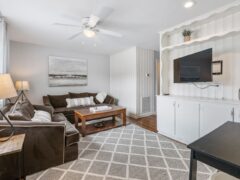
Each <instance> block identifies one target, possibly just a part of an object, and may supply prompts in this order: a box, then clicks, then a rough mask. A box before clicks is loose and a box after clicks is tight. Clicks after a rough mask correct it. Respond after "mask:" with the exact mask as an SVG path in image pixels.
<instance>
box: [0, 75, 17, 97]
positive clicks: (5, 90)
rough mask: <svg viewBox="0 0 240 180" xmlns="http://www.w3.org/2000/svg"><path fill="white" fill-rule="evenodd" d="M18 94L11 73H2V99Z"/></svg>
mask: <svg viewBox="0 0 240 180" xmlns="http://www.w3.org/2000/svg"><path fill="white" fill-rule="evenodd" d="M15 96H17V92H16V89H15V88H14V84H13V82H12V78H11V76H10V74H0V99H6V98H11V97H15Z"/></svg>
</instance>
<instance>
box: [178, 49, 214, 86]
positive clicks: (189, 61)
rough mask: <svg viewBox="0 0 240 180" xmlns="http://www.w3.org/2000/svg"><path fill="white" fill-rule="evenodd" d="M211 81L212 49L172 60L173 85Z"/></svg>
mask: <svg viewBox="0 0 240 180" xmlns="http://www.w3.org/2000/svg"><path fill="white" fill-rule="evenodd" d="M211 81H212V49H207V50H204V51H201V52H198V53H195V54H191V55H188V56H185V57H181V58H178V59H175V60H174V83H189V82H211Z"/></svg>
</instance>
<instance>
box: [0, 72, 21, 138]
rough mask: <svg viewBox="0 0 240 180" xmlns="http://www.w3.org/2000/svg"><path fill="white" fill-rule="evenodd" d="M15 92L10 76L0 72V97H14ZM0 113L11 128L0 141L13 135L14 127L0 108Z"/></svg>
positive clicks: (0, 131)
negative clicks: (7, 134) (8, 133)
mask: <svg viewBox="0 0 240 180" xmlns="http://www.w3.org/2000/svg"><path fill="white" fill-rule="evenodd" d="M16 96H17V92H16V89H15V88H14V84H13V82H12V78H11V76H10V75H9V74H1V75H0V99H7V98H12V97H16ZM0 114H1V115H2V117H3V118H4V119H5V120H6V121H7V123H8V124H9V125H10V128H11V133H10V135H9V136H8V137H6V138H3V139H1V140H0V142H4V141H7V140H9V139H10V138H11V137H12V136H13V135H14V127H13V125H12V123H11V121H10V120H9V118H8V117H7V116H5V114H4V113H3V112H2V111H1V110H0ZM7 129H8V128H5V129H2V130H0V133H2V132H4V131H6V130H7Z"/></svg>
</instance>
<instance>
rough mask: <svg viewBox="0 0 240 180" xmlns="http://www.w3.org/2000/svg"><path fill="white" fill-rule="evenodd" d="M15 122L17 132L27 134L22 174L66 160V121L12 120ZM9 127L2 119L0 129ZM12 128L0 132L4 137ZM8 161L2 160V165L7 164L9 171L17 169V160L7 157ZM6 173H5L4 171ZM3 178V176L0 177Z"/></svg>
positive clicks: (0, 135)
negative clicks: (10, 159)
mask: <svg viewBox="0 0 240 180" xmlns="http://www.w3.org/2000/svg"><path fill="white" fill-rule="evenodd" d="M11 122H12V123H13V126H14V129H15V134H23V133H24V134H25V135H26V136H25V141H24V146H23V159H24V160H23V162H24V168H22V175H24V176H26V175H29V174H33V173H36V172H38V171H41V170H44V169H47V168H49V167H53V166H57V165H60V164H62V163H63V162H64V153H65V129H66V126H65V123H62V122H59V123H56V122H54V123H53V122H51V123H38V122H29V121H11ZM6 127H9V125H8V124H7V123H6V121H0V129H4V128H6ZM8 130H10V128H8V129H7V130H6V131H4V132H2V133H1V134H0V137H4V136H5V135H6V134H7V133H9V132H7V131H8ZM3 133H4V134H3ZM5 161H6V162H4V161H3V162H0V169H1V168H2V167H1V166H5V164H7V166H8V167H7V169H8V171H9V170H10V169H13V170H12V171H11V172H15V171H16V169H17V168H16V167H17V164H16V161H14V160H12V161H10V162H11V163H9V159H7V160H6V159H5ZM4 168H5V169H6V167H4ZM3 174H4V173H3ZM0 179H1V177H0Z"/></svg>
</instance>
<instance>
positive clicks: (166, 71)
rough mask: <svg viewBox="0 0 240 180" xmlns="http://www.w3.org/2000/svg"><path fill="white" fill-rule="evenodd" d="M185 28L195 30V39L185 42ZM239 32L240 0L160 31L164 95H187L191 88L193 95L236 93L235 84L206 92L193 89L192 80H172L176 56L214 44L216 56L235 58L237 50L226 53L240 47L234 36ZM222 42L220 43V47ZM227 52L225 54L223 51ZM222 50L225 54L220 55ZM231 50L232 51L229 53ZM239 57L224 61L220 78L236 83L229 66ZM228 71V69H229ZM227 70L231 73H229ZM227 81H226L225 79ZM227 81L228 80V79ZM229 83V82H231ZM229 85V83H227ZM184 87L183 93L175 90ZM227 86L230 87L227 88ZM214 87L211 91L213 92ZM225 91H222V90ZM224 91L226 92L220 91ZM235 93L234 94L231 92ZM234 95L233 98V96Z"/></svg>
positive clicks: (193, 37)
mask: <svg viewBox="0 0 240 180" xmlns="http://www.w3.org/2000/svg"><path fill="white" fill-rule="evenodd" d="M184 29H188V30H191V31H193V35H192V39H191V40H190V41H188V42H184V40H183V37H182V32H183V30H184ZM239 35H240V1H235V2H234V3H231V4H229V5H227V6H224V7H222V8H219V9H217V10H215V11H213V12H210V13H208V14H205V15H202V16H200V17H197V18H195V19H192V20H190V21H188V22H185V23H182V24H179V25H176V26H174V27H172V28H169V29H166V30H164V31H161V32H160V66H161V67H160V68H161V70H160V73H161V75H160V77H161V81H160V84H161V85H160V88H161V91H160V93H161V95H163V94H172V95H187V94H186V92H189V95H190V96H194V93H195V94H197V96H202V97H209V98H211V97H214V98H230V99H231V97H224V96H230V95H226V94H229V93H231V92H233V93H234V94H236V93H235V91H237V87H236V88H235V87H232V88H233V90H231V92H230V90H226V91H228V92H224V90H222V89H221V88H223V87H221V88H218V90H216V89H214V88H210V90H209V92H207V93H208V94H209V95H205V94H203V92H202V91H200V90H197V89H194V87H191V86H190V85H189V84H186V85H185V84H184V83H183V84H181V85H176V84H174V83H173V59H176V58H179V57H182V56H185V55H188V54H191V53H195V52H198V51H201V50H204V49H206V48H213V53H214V58H215V59H217V58H218V57H221V58H223V56H226V57H227V56H228V58H229V56H232V58H235V59H237V58H236V56H237V55H236V53H235V54H234V53H227V52H223V51H227V50H228V49H231V48H233V50H234V51H236V49H237V48H238V47H239V46H238V42H237V41H238V40H237V39H235V37H239ZM228 38H230V39H231V38H232V39H235V41H233V40H232V39H231V41H227V39H228ZM220 46H221V47H220ZM224 53H225V54H224ZM221 54H224V55H222V56H221ZM229 54H231V55H229ZM236 62H237V61H235V60H233V62H230V63H229V64H228V65H226V63H225V68H227V69H226V70H225V69H224V70H225V72H224V73H225V75H223V76H222V79H221V78H219V77H216V79H217V80H219V81H220V83H221V80H222V81H223V84H224V83H228V82H229V80H230V81H232V82H231V83H234V81H235V79H234V78H233V77H231V76H232V75H231V73H233V72H231V70H230V69H229V68H230V67H234V66H236V65H234V63H236ZM228 67H229V68H228ZM226 71H228V72H226ZM227 73H228V74H227ZM225 81H226V82H225ZM227 81H228V82H227ZM228 84H229V83H228ZM228 86H229V85H228ZM179 87H181V90H180V91H183V92H184V93H185V94H184V93H182V94H174V93H173V92H176V91H177V90H176V89H177V88H179ZM226 89H227V88H226ZM193 91H194V92H193ZM210 91H211V92H210ZM219 91H222V92H219ZM219 94H224V95H219ZM231 96H233V95H231ZM232 99H234V98H232Z"/></svg>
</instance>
